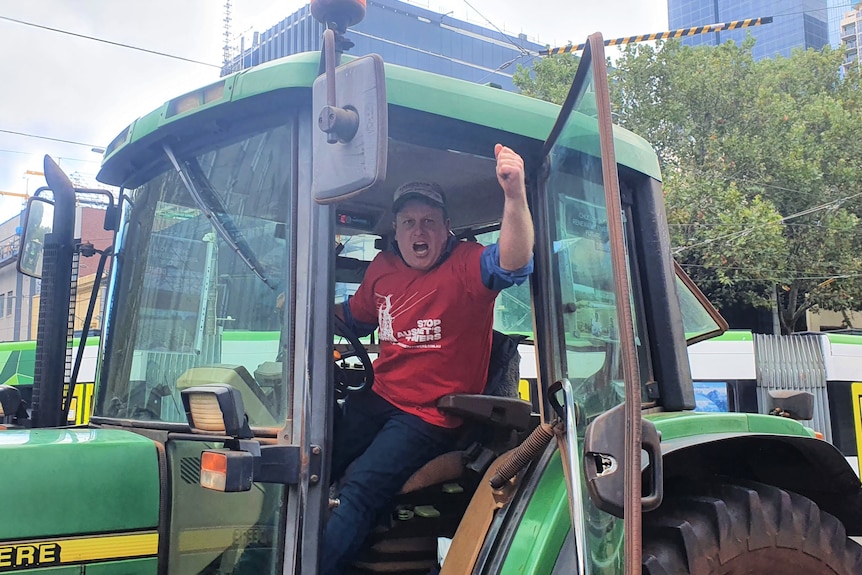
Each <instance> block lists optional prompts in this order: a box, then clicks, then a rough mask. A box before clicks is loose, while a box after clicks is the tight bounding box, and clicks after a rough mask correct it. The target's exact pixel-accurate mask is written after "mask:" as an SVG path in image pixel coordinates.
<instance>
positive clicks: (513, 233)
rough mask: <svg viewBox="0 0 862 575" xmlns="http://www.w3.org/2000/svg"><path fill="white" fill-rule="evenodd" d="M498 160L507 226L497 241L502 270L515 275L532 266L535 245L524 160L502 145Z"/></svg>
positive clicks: (502, 225)
mask: <svg viewBox="0 0 862 575" xmlns="http://www.w3.org/2000/svg"><path fill="white" fill-rule="evenodd" d="M494 156H496V158H497V181H498V182H500V187H502V188H503V193H504V194H505V203H504V204H503V222H502V224H501V226H500V239H499V240H497V245H498V246H499V248H500V267H502V268H503V269H505V270H509V271H515V270H519V269H521V268H523V267H524V266H526V265H527V264H528V263H530V259H531V257H532V255H533V244H534V242H535V238H534V233H533V217H532V215H530V208H529V206H528V205H527V188H526V185H525V184H524V160H523V159H522V158H521V156H519V155H518V154H516V153H515V151H514V150H512V149H511V148H507V147H506V146H503V145H502V144H497V145H496V146H494Z"/></svg>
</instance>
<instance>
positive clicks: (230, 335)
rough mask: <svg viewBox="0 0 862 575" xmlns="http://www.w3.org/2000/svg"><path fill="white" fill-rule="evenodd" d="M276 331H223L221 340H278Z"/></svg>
mask: <svg viewBox="0 0 862 575" xmlns="http://www.w3.org/2000/svg"><path fill="white" fill-rule="evenodd" d="M279 337H280V334H279V332H277V331H225V332H222V336H221V340H222V341H223V342H226V341H276V342H277V341H278V338H279Z"/></svg>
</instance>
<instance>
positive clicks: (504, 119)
mask: <svg viewBox="0 0 862 575" xmlns="http://www.w3.org/2000/svg"><path fill="white" fill-rule="evenodd" d="M318 60H319V54H318V53H316V52H315V53H304V54H296V55H293V56H288V57H286V58H280V59H278V60H275V61H272V62H269V63H267V64H263V65H260V66H254V67H252V68H249V69H248V70H243V71H241V72H237V73H236V74H235V75H233V76H230V77H228V78H227V80H226V82H227V83H226V86H225V92H224V94H225V95H224V97H223V99H221V100H217V101H214V102H211V103H209V104H206V105H203V106H200V107H198V108H195V109H194V110H191V111H189V112H186V113H185V114H181V115H178V116H174V117H171V118H167V117H166V116H167V110H168V106H169V102H168V103H165V104H163V105H162V106H161V107H160V108H159V109H157V110H154V111H153V112H150V113H149V114H147V115H146V116H143V117H142V118H139V119H138V120H136V121H135V122H134V123H133V124H131V126H130V132H131V134H130V137H129V138H128V139H127V142H126V143H125V144H121V145H119V146H117V148H116V149H114V150H113V151H112V152H111V154H110V155H109V156H107V157H106V158H105V161H104V162H103V169H106V170H107V171H112V170H111V169H110V167H109V164H112V163H114V161H123V160H122V158H125V157H127V156H129V154H130V153H134V151H133V150H134V148H136V147H137V146H135V144H136V143H138V142H140V141H141V140H143V139H145V138H149V137H151V136H152V135H153V134H154V132H156V131H158V130H159V129H160V128H162V127H164V126H166V125H168V124H175V123H176V124H178V123H181V122H184V121H188V120H190V119H192V118H194V117H195V116H196V115H197V114H198V113H200V112H202V111H205V110H212V109H215V108H220V107H222V106H228V105H229V103H230V102H238V101H240V100H243V99H246V98H253V97H255V96H260V95H262V94H267V93H270V92H273V91H275V90H289V89H295V88H300V89H304V90H308V89H309V88H310V87H311V85H312V84H313V82H314V79H315V78H316V77H317V71H318ZM386 92H387V99H388V101H389V103H390V104H393V105H397V106H403V107H406V108H411V109H414V110H421V111H424V112H429V113H432V114H437V115H440V116H442V117H447V118H454V119H456V120H462V121H464V122H470V123H472V124H476V125H479V126H486V127H489V128H493V129H497V130H502V131H504V132H510V133H513V134H519V135H523V136H527V137H529V138H533V139H536V140H545V139H546V138H547V137H548V135H549V134H550V132H551V128H552V127H553V125H554V122H555V121H556V119H557V115H558V114H559V111H560V108H559V106H557V105H556V104H551V103H548V102H544V101H542V100H537V99H535V98H529V97H526V96H522V95H520V94H515V93H513V92H507V91H505V90H500V89H497V88H491V87H489V86H482V85H479V84H474V83H471V82H466V81H463V80H457V79H454V78H448V77H445V76H439V75H436V74H431V73H429V72H424V71H420V70H414V69H411V68H404V67H401V66H395V65H392V64H386ZM224 113H225V114H230V108H229V107H228V108H226V109H225V112H224ZM614 138H615V148H616V157H617V161H618V162H619V163H620V164H622V165H625V166H628V167H630V168H633V169H635V170H637V171H639V172H642V173H644V174H647V175H649V176H651V177H653V178H655V179H660V178H661V175H660V171H659V165H658V158H657V157H656V155H655V153H654V151H653V149H652V147H651V146H650V145H649V143H647V142H646V140H644V139H642V138H641V137H639V136H637V135H635V134H633V133H631V132H629V131H627V130H624V129H622V128H615V129H614Z"/></svg>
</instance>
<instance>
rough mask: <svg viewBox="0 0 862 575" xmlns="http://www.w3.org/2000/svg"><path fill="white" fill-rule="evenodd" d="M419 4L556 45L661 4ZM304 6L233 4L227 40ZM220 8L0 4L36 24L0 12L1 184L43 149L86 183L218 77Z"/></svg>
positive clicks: (480, 0)
mask: <svg viewBox="0 0 862 575" xmlns="http://www.w3.org/2000/svg"><path fill="white" fill-rule="evenodd" d="M468 1H469V4H468ZM416 3H417V4H419V5H421V6H424V7H426V8H429V9H431V10H435V11H439V12H441V13H446V12H449V11H452V13H451V14H450V16H452V17H454V18H459V19H462V20H468V21H470V22H473V23H476V24H481V25H485V26H488V24H487V22H486V21H485V19H486V18H487V20H490V21H491V22H492V23H493V24H494V25H495V26H497V27H499V28H503V29H504V30H506V31H507V32H513V33H524V34H527V36H529V37H530V38H531V39H534V40H537V41H539V42H541V43H547V44H551V45H553V46H559V45H565V44H566V42H567V41H572V42H575V43H579V42H582V41H583V40H584V39H585V38H586V36H587V35H588V34H590V33H592V32H595V31H600V32H602V34H604V36H605V38H615V37H619V36H627V35H632V34H644V33H649V32H659V31H662V30H665V29H666V27H667V7H666V6H667V5H666V0H605V1H603V2H595V3H593V2H586V1H583V0H582V1H581V2H570V1H569V2H567V1H565V0H530V1H529V2H524V1H517V2H516V1H515V0H502V1H501V0H427V1H417V2H416ZM304 4H305V2H303V1H302V0H288V1H283V0H282V1H277V0H233V1H232V7H231V16H232V23H231V36H232V39H233V40H234V41H235V42H236V43H237V44H238V38H239V36H241V35H244V36H246V37H250V36H251V33H252V31H253V30H258V31H263V30H266V29H267V28H268V27H270V26H272V25H273V24H275V23H277V22H278V21H279V20H281V19H282V18H284V17H285V16H287V15H289V14H291V13H292V12H294V11H295V10H297V9H298V8H300V7H301V6H302V5H304ZM584 5H590V6H589V7H585V6H584ZM575 6H577V8H575ZM224 12H225V11H224V1H223V0H145V1H139V2H136V1H133V0H122V1H118V0H74V1H72V0H0V17H4V18H12V19H15V20H21V21H25V22H29V23H31V24H36V25H38V26H41V27H43V28H38V27H34V26H29V25H24V24H20V23H16V22H10V21H8V20H3V19H0V85H2V89H0V192H6V193H10V192H11V193H32V192H33V191H34V190H35V189H36V188H38V187H39V186H42V185H44V179H43V178H41V177H39V176H34V175H28V174H27V171H28V170H29V171H33V172H40V171H42V158H43V156H44V155H45V154H49V155H51V156H52V157H53V158H54V159H55V160H58V162H59V164H60V166H61V167H62V168H63V169H64V170H65V171H66V172H67V173H69V174H72V175H73V178H74V177H80V178H81V179H82V180H83V181H90V182H91V183H92V182H93V179H94V177H95V174H96V173H97V172H98V169H99V161H100V159H101V156H100V155H99V154H98V153H95V152H93V151H91V148H93V147H104V146H106V145H107V144H108V143H109V142H110V141H111V140H112V139H113V138H114V136H116V135H117V134H118V133H119V132H120V130H122V129H123V128H124V127H125V126H126V125H128V124H129V123H130V122H131V121H132V120H134V119H135V118H137V117H139V116H142V115H144V114H146V113H148V112H150V111H152V110H153V109H155V108H157V107H158V106H160V105H161V104H162V103H163V102H165V101H166V100H168V99H170V98H172V97H174V96H177V95H180V94H182V93H185V92H188V91H190V90H193V89H195V88H197V87H200V86H203V85H205V84H208V83H210V82H213V81H214V80H216V79H217V78H218V74H219V69H218V65H219V64H221V62H222V60H223V50H222V48H223V46H224V43H225V28H224V21H223V20H224V15H225V14H224ZM45 28H55V29H58V30H64V31H67V32H72V33H74V34H79V35H82V36H92V37H97V38H101V39H103V40H107V41H110V42H115V43H117V44H128V45H132V46H136V47H140V48H145V49H147V50H151V51H154V52H161V53H165V54H170V55H173V56H178V57H182V58H185V59H187V60H193V61H194V62H189V61H182V60H179V59H176V58H170V57H166V56H162V55H157V54H151V53H144V52H141V51H137V50H131V49H128V48H124V47H122V46H117V45H110V44H106V43H103V42H96V41H93V40H89V39H86V38H81V37H76V36H72V35H68V34H63V33H60V32H57V31H51V30H47V29H45ZM207 63H209V64H211V65H206V64H207ZM34 136H39V137H34ZM48 138H53V140H52V139H48ZM56 140H65V141H68V142H74V143H64V142H61V141H56ZM22 205H23V204H22V200H21V199H20V198H16V197H12V196H9V195H2V194H0V221H6V220H7V219H9V218H11V217H13V216H15V215H16V214H17V213H18V212H19V211H20V209H21V207H22ZM0 240H2V238H0Z"/></svg>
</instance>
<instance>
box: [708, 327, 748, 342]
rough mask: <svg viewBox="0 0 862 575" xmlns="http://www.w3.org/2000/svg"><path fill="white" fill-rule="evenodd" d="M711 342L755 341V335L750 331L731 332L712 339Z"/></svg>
mask: <svg viewBox="0 0 862 575" xmlns="http://www.w3.org/2000/svg"><path fill="white" fill-rule="evenodd" d="M710 341H754V335H752V333H751V332H750V331H742V330H730V331H726V332H724V333H723V334H721V335H719V336H716V337H714V338H712V339H710Z"/></svg>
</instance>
